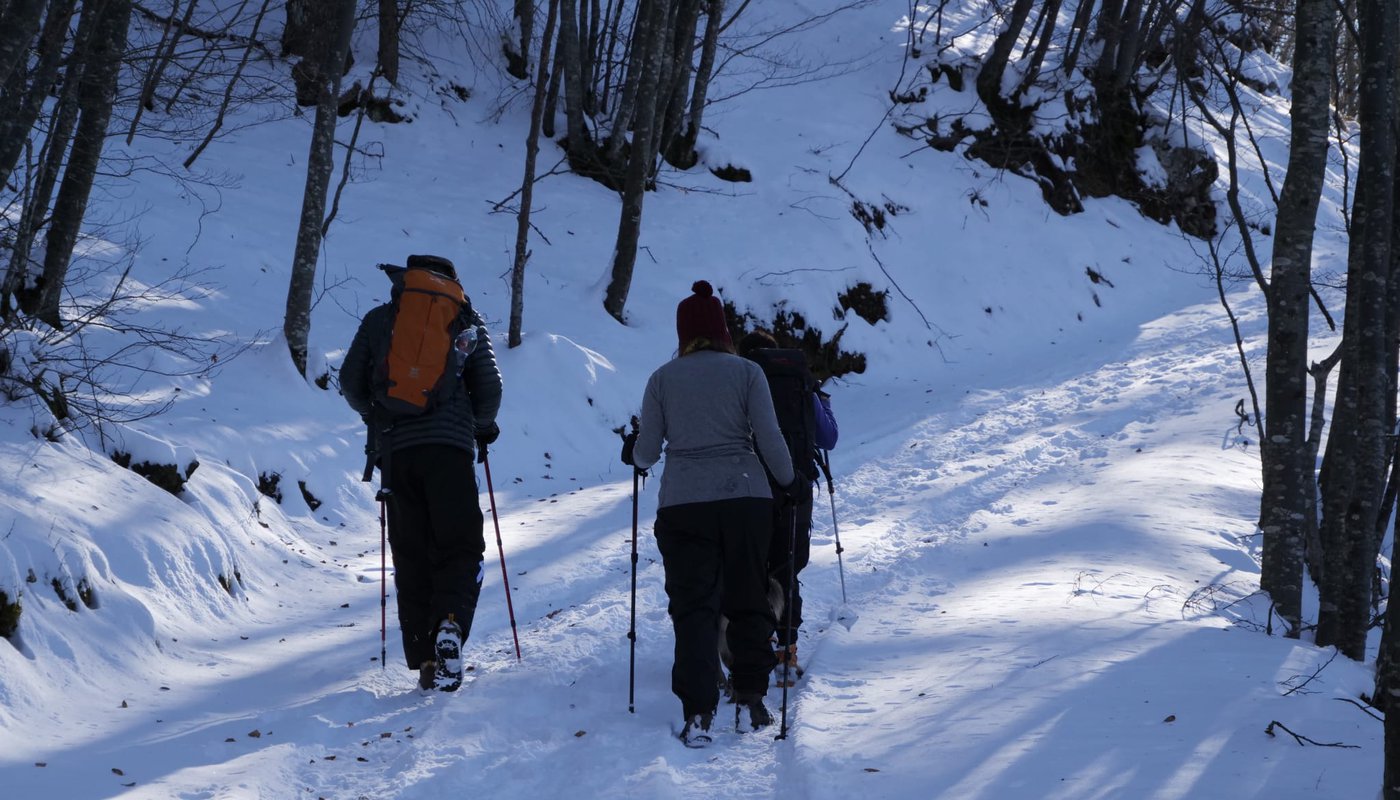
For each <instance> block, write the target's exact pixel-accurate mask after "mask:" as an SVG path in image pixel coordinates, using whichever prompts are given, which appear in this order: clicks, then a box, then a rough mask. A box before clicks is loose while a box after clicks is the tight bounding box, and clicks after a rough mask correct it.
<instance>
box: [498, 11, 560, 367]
mask: <svg viewBox="0 0 1400 800" xmlns="http://www.w3.org/2000/svg"><path fill="white" fill-rule="evenodd" d="M558 17H559V0H549V11H548V12H546V16H545V23H544V39H543V40H542V41H541V42H540V63H541V64H548V63H549V44H550V42H551V41H552V40H553V39H554V20H555V19H557V18H558ZM548 85H549V76H548V75H547V74H546V73H545V71H544V70H543V69H541V70H540V74H539V75H538V76H536V78H535V102H534V105H533V106H532V107H531V109H530V134H529V136H528V137H526V139H525V179H524V180H523V181H522V182H521V184H520V213H519V215H517V217H516V222H517V224H516V228H515V263H514V264H512V265H511V269H510V331H509V334H508V336H507V339H506V344H507V346H508V347H519V346H520V341H521V340H520V332H521V328H522V327H523V325H524V320H525V264H526V262H528V261H529V260H530V250H529V248H530V204H531V203H532V202H533V200H534V194H535V157H536V156H538V155H539V152H540V123H541V121H542V120H543V117H544V106H545V96H546V95H547V94H548V93H549V88H548Z"/></svg>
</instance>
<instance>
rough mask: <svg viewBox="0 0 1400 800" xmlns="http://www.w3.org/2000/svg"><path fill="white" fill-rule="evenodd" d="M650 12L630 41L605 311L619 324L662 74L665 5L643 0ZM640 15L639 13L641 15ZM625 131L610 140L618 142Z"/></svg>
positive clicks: (634, 260) (648, 169) (634, 258)
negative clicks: (631, 99)
mask: <svg viewBox="0 0 1400 800" xmlns="http://www.w3.org/2000/svg"><path fill="white" fill-rule="evenodd" d="M643 2H644V3H645V4H646V5H647V7H648V11H647V12H644V16H642V17H641V18H640V19H639V20H638V22H637V30H636V33H635V34H634V36H633V38H634V41H635V43H636V44H635V46H636V47H637V49H638V50H640V51H641V53H642V58H641V59H640V61H641V64H642V69H641V70H640V74H638V75H637V76H636V80H637V83H638V86H637V112H636V113H637V116H636V124H635V125H634V127H633V132H632V148H631V153H630V155H629V157H628V159H627V173H626V175H625V176H624V183H623V187H622V214H621V219H620V220H619V222H618V227H617V246H616V247H615V248H614V250H613V263H612V277H611V280H609V281H608V289H607V295H606V296H605V297H604V299H603V308H605V309H607V312H608V313H609V314H611V315H612V317H613V319H616V320H617V321H618V322H623V321H624V320H623V317H622V312H623V309H624V308H625V307H626V305H627V293H628V292H629V291H630V290H631V288H632V270H633V268H634V267H635V266H636V263H637V242H638V241H639V240H640V238H641V234H642V201H643V200H644V199H645V195H646V184H647V179H648V177H649V176H650V175H651V167H652V165H651V161H652V157H651V153H652V145H651V139H652V128H653V127H654V125H653V122H654V121H655V117H656V98H657V85H658V82H659V78H660V73H661V63H660V62H661V50H662V46H663V40H662V38H661V37H662V36H663V34H664V33H665V30H666V24H665V20H666V9H665V8H664V7H663V6H662V3H664V2H665V0H643ZM639 13H643V12H639ZM629 79H632V78H631V76H629ZM623 133H624V132H623V131H621V130H616V131H614V132H613V135H614V136H616V137H619V138H621V137H622V136H623Z"/></svg>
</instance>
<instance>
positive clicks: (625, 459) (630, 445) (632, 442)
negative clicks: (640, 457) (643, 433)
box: [622, 431, 637, 467]
mask: <svg viewBox="0 0 1400 800" xmlns="http://www.w3.org/2000/svg"><path fill="white" fill-rule="evenodd" d="M636 447H637V432H636V431H632V432H631V433H629V434H627V435H626V436H623V437H622V463H624V464H626V465H627V466H629V467H636V466H637V464H636V462H635V461H633V460H632V451H633V450H634V449H636Z"/></svg>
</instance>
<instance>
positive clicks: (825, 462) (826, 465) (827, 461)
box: [817, 450, 836, 495]
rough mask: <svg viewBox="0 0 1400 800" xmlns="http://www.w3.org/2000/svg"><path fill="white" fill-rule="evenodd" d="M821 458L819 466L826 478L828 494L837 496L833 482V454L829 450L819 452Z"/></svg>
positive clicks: (818, 462) (818, 460) (818, 461)
mask: <svg viewBox="0 0 1400 800" xmlns="http://www.w3.org/2000/svg"><path fill="white" fill-rule="evenodd" d="M817 452H818V453H820V454H821V457H820V458H818V459H817V466H819V467H821V470H822V474H823V475H825V476H826V493H827V494H829V495H835V494H836V486H835V485H834V484H833V483H832V481H831V453H830V451H828V450H818V451H817Z"/></svg>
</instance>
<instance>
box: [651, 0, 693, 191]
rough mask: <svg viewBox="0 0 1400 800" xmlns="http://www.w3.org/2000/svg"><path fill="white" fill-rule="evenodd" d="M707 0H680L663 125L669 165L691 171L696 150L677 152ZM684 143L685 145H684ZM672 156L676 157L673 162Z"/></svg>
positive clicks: (662, 146)
mask: <svg viewBox="0 0 1400 800" xmlns="http://www.w3.org/2000/svg"><path fill="white" fill-rule="evenodd" d="M703 2H704V0H680V11H679V12H678V15H677V17H676V31H675V35H674V36H672V37H671V39H672V47H673V55H672V58H671V64H672V66H671V80H670V89H669V91H668V92H667V97H668V98H669V100H666V101H665V105H664V109H665V116H664V117H663V118H662V123H661V138H660V139H659V141H658V149H659V151H660V152H661V153H662V155H663V156H665V158H666V160H667V162H669V163H671V164H673V165H674V166H677V167H679V168H681V169H689V168H690V167H691V166H693V165H694V164H695V160H694V158H693V155H694V150H690V151H686V152H677V151H676V144H677V142H682V140H681V139H680V133H681V126H682V125H684V124H685V112H686V107H687V103H686V101H687V100H689V99H690V78H691V65H692V64H694V63H695V29H696V28H697V27H698V26H699V23H700V6H701V4H702V3H703ZM682 143H683V142H682ZM672 156H676V158H675V159H674V160H673V159H672Z"/></svg>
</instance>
